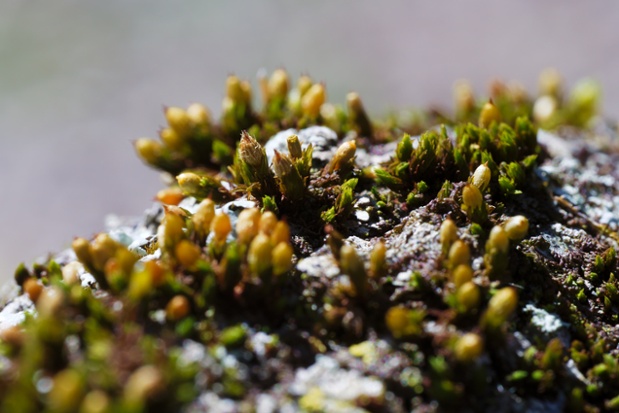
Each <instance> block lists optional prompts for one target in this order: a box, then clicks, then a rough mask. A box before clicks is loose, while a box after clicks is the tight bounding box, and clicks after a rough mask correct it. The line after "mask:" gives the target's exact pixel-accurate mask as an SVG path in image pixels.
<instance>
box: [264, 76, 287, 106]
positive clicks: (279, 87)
mask: <svg viewBox="0 0 619 413" xmlns="http://www.w3.org/2000/svg"><path fill="white" fill-rule="evenodd" d="M289 84H290V80H289V79H288V73H286V71H285V70H284V69H277V70H275V71H274V72H273V74H272V75H271V78H270V79H269V83H268V85H267V90H268V95H269V98H270V99H273V98H279V99H284V98H285V97H286V95H288V87H289Z"/></svg>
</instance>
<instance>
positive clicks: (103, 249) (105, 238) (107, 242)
mask: <svg viewBox="0 0 619 413" xmlns="http://www.w3.org/2000/svg"><path fill="white" fill-rule="evenodd" d="M91 247H92V260H93V265H94V267H95V268H96V269H97V270H99V271H103V269H104V268H105V263H106V262H107V260H109V259H110V258H112V257H113V256H114V255H115V254H116V250H117V249H118V248H119V247H120V244H118V242H116V241H114V240H113V239H112V237H110V236H109V235H108V234H103V233H102V234H99V235H97V236H96V237H95V239H94V240H93V241H92V244H91Z"/></svg>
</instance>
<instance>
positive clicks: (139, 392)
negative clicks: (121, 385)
mask: <svg viewBox="0 0 619 413" xmlns="http://www.w3.org/2000/svg"><path fill="white" fill-rule="evenodd" d="M164 386H165V381H164V377H163V375H162V374H161V371H160V370H159V369H158V368H157V367H155V366H152V365H145V366H142V367H140V368H138V369H137V370H136V371H134V372H133V374H131V376H129V379H128V380H127V384H126V385H125V389H124V396H125V400H127V401H128V402H129V403H132V404H134V403H135V404H137V405H142V404H143V403H145V402H146V401H147V400H149V399H152V398H154V397H155V396H157V394H158V393H159V392H160V391H162V390H163V389H164Z"/></svg>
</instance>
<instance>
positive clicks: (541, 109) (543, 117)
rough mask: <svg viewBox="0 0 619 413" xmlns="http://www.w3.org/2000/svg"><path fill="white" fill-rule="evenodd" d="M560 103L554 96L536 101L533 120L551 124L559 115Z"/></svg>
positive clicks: (543, 97) (541, 97) (542, 97)
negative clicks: (557, 114) (553, 118)
mask: <svg viewBox="0 0 619 413" xmlns="http://www.w3.org/2000/svg"><path fill="white" fill-rule="evenodd" d="M557 109H559V103H558V102H557V99H555V98H554V97H552V96H548V95H544V96H540V97H539V98H537V99H536V100H535V103H534V104H533V119H534V120H535V121H536V122H538V123H546V122H549V121H550V120H551V119H552V117H553V116H554V115H555V114H556V113H557Z"/></svg>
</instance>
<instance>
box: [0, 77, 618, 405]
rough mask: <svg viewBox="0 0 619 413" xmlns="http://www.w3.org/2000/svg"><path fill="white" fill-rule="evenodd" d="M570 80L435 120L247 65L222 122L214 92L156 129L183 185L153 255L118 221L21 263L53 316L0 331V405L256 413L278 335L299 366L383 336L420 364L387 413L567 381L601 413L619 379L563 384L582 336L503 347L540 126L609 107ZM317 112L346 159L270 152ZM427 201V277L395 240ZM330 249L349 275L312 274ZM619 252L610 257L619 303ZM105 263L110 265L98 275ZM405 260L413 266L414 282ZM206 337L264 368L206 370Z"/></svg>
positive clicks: (464, 94) (44, 311)
mask: <svg viewBox="0 0 619 413" xmlns="http://www.w3.org/2000/svg"><path fill="white" fill-rule="evenodd" d="M553 76H554V77H553ZM559 84H560V82H559V80H558V75H557V74H556V73H554V72H545V73H544V74H543V76H542V78H541V96H540V97H539V98H537V99H536V100H531V99H529V98H528V97H526V96H525V94H524V93H523V92H522V89H521V88H520V87H518V86H514V85H505V84H502V83H499V82H495V83H493V85H492V88H491V97H492V99H490V100H486V99H483V100H476V99H475V98H474V96H473V93H472V89H471V88H470V86H469V85H468V84H466V83H459V84H458V85H457V86H456V90H455V93H456V114H455V115H454V116H453V118H449V117H446V116H445V115H443V114H441V113H438V112H424V113H417V114H416V115H415V116H414V117H413V118H411V119H413V120H410V119H409V120H404V121H396V120H395V118H389V119H387V120H386V121H383V122H372V121H371V120H370V119H369V117H368V115H367V113H366V111H365V109H364V107H363V104H362V102H361V99H360V98H359V95H357V94H356V93H351V94H349V95H348V96H347V108H346V109H343V108H341V107H339V106H337V105H333V104H331V103H328V102H326V89H325V86H324V84H322V83H315V82H313V81H312V80H311V79H310V78H309V77H307V76H302V77H301V78H300V79H299V80H298V82H297V84H296V85H295V86H294V87H291V85H290V80H289V77H288V74H287V73H286V72H285V71H283V70H276V71H275V72H274V73H273V74H272V75H271V77H270V78H266V77H264V76H263V77H261V78H260V79H259V86H260V90H261V91H262V96H263V105H262V109H261V110H256V109H255V107H254V102H253V99H252V88H251V85H250V83H249V82H247V81H243V80H240V79H239V78H237V77H236V76H230V77H229V78H228V79H227V82H226V96H225V98H224V100H223V104H222V115H221V120H220V122H219V123H216V122H214V121H213V119H212V116H211V114H210V111H209V110H208V109H207V108H205V107H204V106H203V105H200V104H192V105H190V106H189V107H187V108H185V109H183V108H179V107H168V108H166V109H165V118H166V121H167V126H166V127H164V128H163V129H161V131H160V132H159V135H160V140H151V139H148V138H142V139H138V140H137V141H136V142H135V148H136V151H137V152H138V154H139V156H140V157H141V158H142V159H143V160H144V161H145V162H146V163H147V164H149V165H150V166H153V167H155V168H158V169H160V170H162V171H165V172H167V173H169V174H171V175H172V176H174V177H175V183H174V184H173V185H172V186H170V187H169V188H166V189H164V190H162V191H160V192H159V193H158V194H157V199H158V200H159V201H160V202H161V203H162V204H163V207H162V213H161V217H160V219H159V221H158V227H157V231H156V237H154V238H153V240H154V241H153V242H152V244H150V245H147V246H145V256H140V254H138V252H137V251H136V250H131V249H129V248H128V247H127V246H126V245H123V244H122V243H121V242H119V240H117V239H114V238H113V237H112V236H110V235H109V234H99V235H97V236H96V237H95V238H94V239H92V240H88V239H84V238H77V239H75V240H74V242H73V245H72V249H73V252H74V255H75V258H76V259H75V260H74V261H71V262H62V263H57V262H56V261H53V260H52V261H49V262H47V263H46V264H44V265H35V266H34V267H33V268H32V269H28V268H26V267H25V266H20V268H18V270H17V271H16V280H17V282H18V284H19V285H20V287H21V288H22V290H23V292H24V293H25V294H26V295H27V297H29V299H30V301H31V302H32V303H34V305H35V306H34V309H36V316H35V312H34V311H33V312H32V314H30V315H28V316H27V317H26V320H25V321H24V322H23V323H22V324H21V325H19V326H15V327H11V328H10V329H7V330H5V331H2V332H1V333H0V340H1V341H0V351H2V354H3V355H5V356H6V357H7V358H8V359H10V360H11V364H10V366H9V368H8V369H6V370H4V371H2V372H0V402H1V403H2V404H1V407H2V408H1V410H2V411H20V412H38V411H48V412H58V413H73V412H75V413H77V412H79V413H106V412H112V411H114V412H125V413H137V412H150V411H170V412H173V411H178V409H180V408H182V407H183V406H186V405H187V404H189V403H191V402H192V401H194V400H195V398H196V397H197V396H198V395H199V394H200V393H201V392H203V391H206V390H209V391H213V392H214V393H216V394H217V395H218V396H219V397H222V398H229V399H232V400H236V401H239V403H240V404H242V402H245V404H244V405H243V404H242V406H244V408H246V409H248V411H251V410H250V404H251V402H252V401H255V397H256V393H257V392H260V391H263V390H268V389H269V388H270V387H272V385H273V384H274V383H276V382H277V380H280V379H281V378H282V377H283V376H285V375H284V374H283V373H282V372H280V371H277V370H276V369H275V368H274V367H273V366H272V365H267V363H266V362H265V361H263V360H262V359H260V356H258V354H257V352H256V351H254V350H252V349H250V347H251V345H250V338H251V337H250V336H251V334H253V333H255V332H257V331H259V332H261V333H263V334H265V335H269V337H270V339H271V340H272V341H270V342H269V343H270V344H269V346H266V347H267V350H266V351H267V353H268V352H270V354H271V355H272V357H273V358H278V357H281V362H282V363H286V364H288V365H289V366H292V367H289V368H291V369H292V371H294V368H296V367H299V366H307V365H310V364H311V363H312V362H313V361H314V358H315V356H316V355H317V354H320V353H325V354H327V353H329V352H330V351H333V350H334V349H335V348H336V347H338V348H339V347H345V348H349V349H350V353H351V354H353V353H355V351H359V347H358V346H359V345H360V344H363V343H366V342H376V341H377V340H384V342H386V343H388V346H390V347H389V348H391V349H392V351H393V354H394V355H397V356H398V357H400V358H402V359H406V360H407V361H406V363H408V364H407V366H408V367H409V368H408V369H404V370H405V371H404V370H403V371H402V372H401V373H400V374H401V375H400V376H398V377H395V378H394V377H383V379H384V381H385V383H387V384H386V386H387V388H388V391H389V392H391V393H392V394H393V395H394V397H393V398H392V399H389V400H388V398H375V399H372V400H369V401H368V400H357V401H355V403H356V404H357V405H358V406H357V407H359V408H365V409H367V410H369V411H388V410H389V409H390V407H391V405H390V404H389V403H394V405H395V403H400V405H401V407H402V408H408V409H415V408H418V407H422V406H425V407H428V406H432V405H433V404H435V403H436V402H438V403H439V404H440V406H441V407H444V408H446V409H449V408H458V407H464V408H471V409H479V408H482V407H487V405H484V404H483V403H484V401H483V400H484V395H488V394H493V395H496V387H497V384H500V385H501V386H507V387H509V389H510V391H513V392H514V393H515V394H519V395H522V396H525V395H529V394H534V395H536V396H539V395H545V394H549V393H550V392H552V387H553V386H554V385H557V384H560V385H561V386H563V387H565V388H566V389H567V390H568V391H569V393H568V397H569V398H570V401H572V402H574V403H575V405H577V406H580V407H582V408H587V409H589V410H594V407H593V404H594V403H595V401H596V400H597V399H596V398H603V399H604V401H605V403H606V405H605V406H606V407H608V408H615V407H617V405H619V399H617V398H616V397H615V398H612V397H609V396H608V393H609V392H611V391H612V389H613V388H615V387H612V386H610V389H611V390H606V389H605V388H602V386H598V387H596V388H595V389H593V388H592V389H588V388H585V389H583V388H582V386H580V387H579V386H576V385H572V384H565V383H564V382H561V381H560V380H561V379H562V378H563V377H564V374H565V373H564V371H563V370H562V368H563V360H564V357H565V353H566V351H567V350H566V349H565V348H564V347H563V345H562V344H561V342H560V341H559V340H551V341H550V342H548V343H538V346H539V347H540V350H537V349H535V351H527V352H526V353H525V354H524V355H523V356H522V357H520V358H518V363H519V364H518V366H517V368H516V367H514V366H501V361H500V360H501V358H502V357H503V356H504V353H503V351H504V350H503V349H504V348H505V347H506V346H507V344H506V343H507V342H508V340H510V336H509V331H510V329H512V328H514V326H513V324H512V323H510V320H512V319H513V317H514V315H515V314H517V313H518V312H519V307H521V302H519V295H520V294H519V292H518V288H520V286H519V285H517V284H516V283H514V277H515V275H516V272H515V271H514V270H513V269H512V268H510V263H512V262H514V261H517V262H519V263H522V262H523V261H524V260H526V257H524V255H523V254H522V252H521V250H520V249H519V248H518V246H519V243H520V242H521V240H523V239H524V238H526V237H527V236H528V234H529V232H530V231H529V228H530V222H529V219H528V218H527V217H526V216H523V215H520V214H512V212H513V210H514V209H517V208H512V207H511V206H510V203H511V202H512V201H514V200H517V199H518V197H519V196H521V195H522V194H523V193H524V192H526V191H527V190H528V189H530V188H532V187H534V188H535V190H539V188H538V187H539V186H540V185H539V184H540V183H539V180H537V178H536V176H535V174H534V168H535V165H536V162H538V160H539V159H540V157H542V156H544V154H543V152H542V150H541V149H540V147H539V146H538V144H537V139H536V133H537V127H538V126H540V125H541V126H545V127H554V126H556V125H559V124H560V125H564V124H573V125H576V126H584V125H585V124H586V123H587V122H588V121H589V120H590V118H591V117H592V116H593V115H594V114H595V113H596V106H597V100H596V97H597V93H598V92H597V91H596V88H595V85H593V84H591V83H585V84H583V85H581V86H578V87H577V88H576V89H575V91H574V92H573V94H572V95H571V97H569V98H564V96H563V93H562V92H561V91H560V86H559ZM551 101H552V102H551ZM549 102H550V103H549ZM437 122H442V125H441V126H440V127H438V128H436V127H434V125H435V124H436V123H437ZM315 125H323V126H327V127H329V128H330V129H331V130H332V131H334V132H335V134H336V135H337V138H338V139H337V143H336V144H335V145H334V147H333V148H332V149H333V151H332V154H333V156H332V157H331V159H330V160H329V161H328V162H324V161H321V160H320V159H318V158H316V157H314V156H313V155H314V153H313V152H314V148H313V146H312V144H308V143H307V142H302V141H301V138H300V135H301V133H300V132H299V133H290V135H289V136H287V137H286V144H285V146H286V150H281V151H278V150H275V151H273V154H272V156H270V155H269V154H267V151H266V149H265V144H266V143H267V142H268V139H269V138H271V136H273V135H274V134H275V133H277V132H279V131H282V130H286V129H288V128H292V129H295V130H297V131H300V130H302V129H303V128H306V127H310V126H315ZM420 130H423V131H424V132H423V133H421V134H420V135H419V136H414V134H415V133H416V132H419V131H420ZM395 142H397V143H396V146H395V151H394V153H393V155H392V156H391V159H390V160H389V161H387V162H384V163H382V164H380V165H370V166H365V167H360V166H359V165H358V164H357V162H356V157H357V156H358V155H359V154H360V153H359V152H358V151H361V150H363V151H364V156H368V155H367V154H368V153H370V152H371V149H372V148H374V147H381V148H385V147H388V146H387V145H390V144H391V143H395ZM240 198H243V201H249V202H250V203H249V204H243V205H245V207H244V208H241V209H242V211H240V212H239V213H238V214H237V213H236V212H235V210H234V208H229V206H230V205H232V206H234V205H235V201H238V200H239V199H240ZM362 198H368V199H370V204H371V205H372V208H374V209H372V214H375V215H374V216H375V217H381V219H382V218H385V217H386V218H387V220H386V222H388V223H389V224H388V225H386V226H384V227H381V229H380V231H379V234H373V235H372V236H368V237H366V238H367V239H366V241H369V244H371V248H366V249H365V250H362V249H361V248H357V247H355V238H354V237H349V235H351V233H352V232H353V230H352V229H351V227H350V226H349V225H350V223H351V222H353V223H354V222H355V218H354V217H351V215H352V214H351V212H352V211H353V209H354V208H355V205H356V204H357V203H358V202H359V201H360V200H361V199H362ZM188 201H189V202H188ZM194 201H195V202H194ZM514 203H517V202H516V201H514ZM248 205H252V206H248ZM226 206H228V207H226ZM413 211H422V212H420V214H421V215H420V216H421V218H422V219H425V220H427V221H428V222H431V223H432V225H434V226H435V227H436V237H434V238H433V241H434V242H435V244H436V248H435V249H436V250H437V251H439V253H438V255H437V256H436V257H434V258H436V259H435V260H429V261H431V262H430V263H429V264H428V265H427V266H426V267H424V268H426V269H427V271H426V272H421V271H418V270H415V271H412V270H411V271H409V270H410V266H407V264H404V263H403V262H402V261H400V260H398V257H394V256H391V255H390V254H389V247H390V241H389V237H390V236H391V235H393V234H397V233H398V231H400V230H401V228H400V227H401V225H402V224H400V222H399V220H400V218H403V217H407V216H408V214H409V213H410V212H413ZM323 230H324V231H323ZM391 230H392V231H391ZM387 231H391V232H387ZM325 234H326V236H325ZM355 234H356V233H355ZM380 236H384V239H381V238H380ZM325 244H326V245H328V247H329V248H328V250H329V254H330V255H331V259H332V263H333V264H334V265H336V266H337V268H336V271H335V272H336V275H335V276H327V275H324V274H321V275H320V276H318V277H315V276H308V275H307V274H304V273H303V272H302V271H300V270H299V269H298V268H297V267H296V264H297V262H298V261H299V260H300V259H302V258H304V257H305V256H308V255H310V254H311V253H314V252H317V251H320V248H321V247H322V246H323V245H325ZM613 254H614V250H613V251H612V252H611V250H609V252H608V253H607V255H605V256H604V258H602V257H600V260H599V262H597V261H596V263H595V265H596V266H597V267H599V269H598V271H597V272H598V273H599V274H603V275H604V274H606V275H605V277H606V278H607V279H608V282H607V284H605V288H606V290H609V291H611V295H612V294H614V295H617V293H616V291H617V289H616V286H615V282H614V279H615V277H614V273H613V271H615V267H616V259H615V258H614V255H613ZM84 273H88V274H90V275H92V276H93V277H94V282H93V283H92V284H91V285H90V286H88V287H84V286H82V283H81V280H82V279H83V275H84ZM399 273H406V281H405V282H404V285H402V283H400V284H398V280H397V278H398V275H399ZM607 273H608V274H607ZM611 281H612V282H611ZM92 287H96V288H92ZM613 288H614V290H613ZM612 291H614V293H612ZM609 300H610V298H609ZM612 305H613V303H611V302H610V301H609V303H608V306H609V307H612ZM429 326H432V327H429ZM377 337H378V338H377ZM186 340H191V341H192V342H198V343H200V344H201V345H202V346H203V347H204V348H205V349H206V351H205V353H208V357H211V358H213V359H215V360H217V361H218V362H219V363H220V364H221V365H223V364H224V363H223V361H222V360H223V358H224V356H220V355H221V354H224V355H226V354H228V353H230V354H232V353H233V352H235V351H236V352H237V354H240V356H239V357H238V359H239V360H244V362H243V363H245V365H246V366H249V367H248V369H247V371H246V370H244V369H243V368H241V367H238V366H237V367H236V368H222V367H221V366H218V367H213V366H210V367H204V365H201V364H200V363H199V362H195V361H194V362H187V360H186V359H184V358H183V357H182V349H183V345H184V343H186ZM581 344H582V343H581ZM355 346H357V347H355ZM353 348H354V349H355V351H353V350H352V349H353ZM293 350H294V351H293ZM570 351H571V353H572V354H573V358H574V359H575V360H580V361H581V362H582V365H583V366H584V367H585V368H589V367H590V370H591V371H592V373H591V374H592V376H595V377H602V376H603V377H615V376H616V375H617V372H618V371H619V368H618V367H617V365H618V364H617V363H616V360H614V359H612V358H609V357H606V356H605V355H604V354H603V353H604V350H603V349H602V350H596V351H597V353H595V354H594V355H593V356H591V360H594V361H595V363H597V364H595V365H594V366H589V365H590V364H593V363H594V361H591V360H589V359H588V358H586V357H588V356H584V355H582V354H581V353H583V352H585V351H584V350H583V348H582V345H578V344H575V345H573V346H572V348H571V349H570ZM598 353H599V354H598ZM205 357H206V356H205ZM217 357H220V358H219V359H218V358H217ZM266 367H269V369H270V370H268V371H267V372H266V373H260V374H258V373H257V372H256V371H258V370H261V369H266ZM280 368H284V367H282V366H280ZM377 370H378V369H377ZM593 370H595V371H593ZM265 371H266V370H265ZM411 371H413V372H417V373H411ZM497 372H500V373H505V374H506V375H507V376H506V377H497V374H498V373H497ZM287 373H290V371H287ZM370 373H371V370H370V369H369V368H368V372H367V374H370ZM376 374H378V373H376ZM415 374H418V375H419V377H417V376H415ZM198 377H199V379H197V378H198ZM252 380H254V382H252ZM566 382H567V380H566ZM252 397H253V398H252ZM301 399H302V400H301V401H299V406H301V407H300V408H303V406H306V405H307V406H314V407H312V408H311V409H310V408H308V410H309V411H312V409H315V411H320V409H321V407H320V406H324V405H323V404H320V403H318V404H316V403H314V404H312V403H309V402H308V399H307V398H301ZM390 400H391V401H390ZM590 402H592V403H590ZM316 406H318V407H316Z"/></svg>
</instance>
